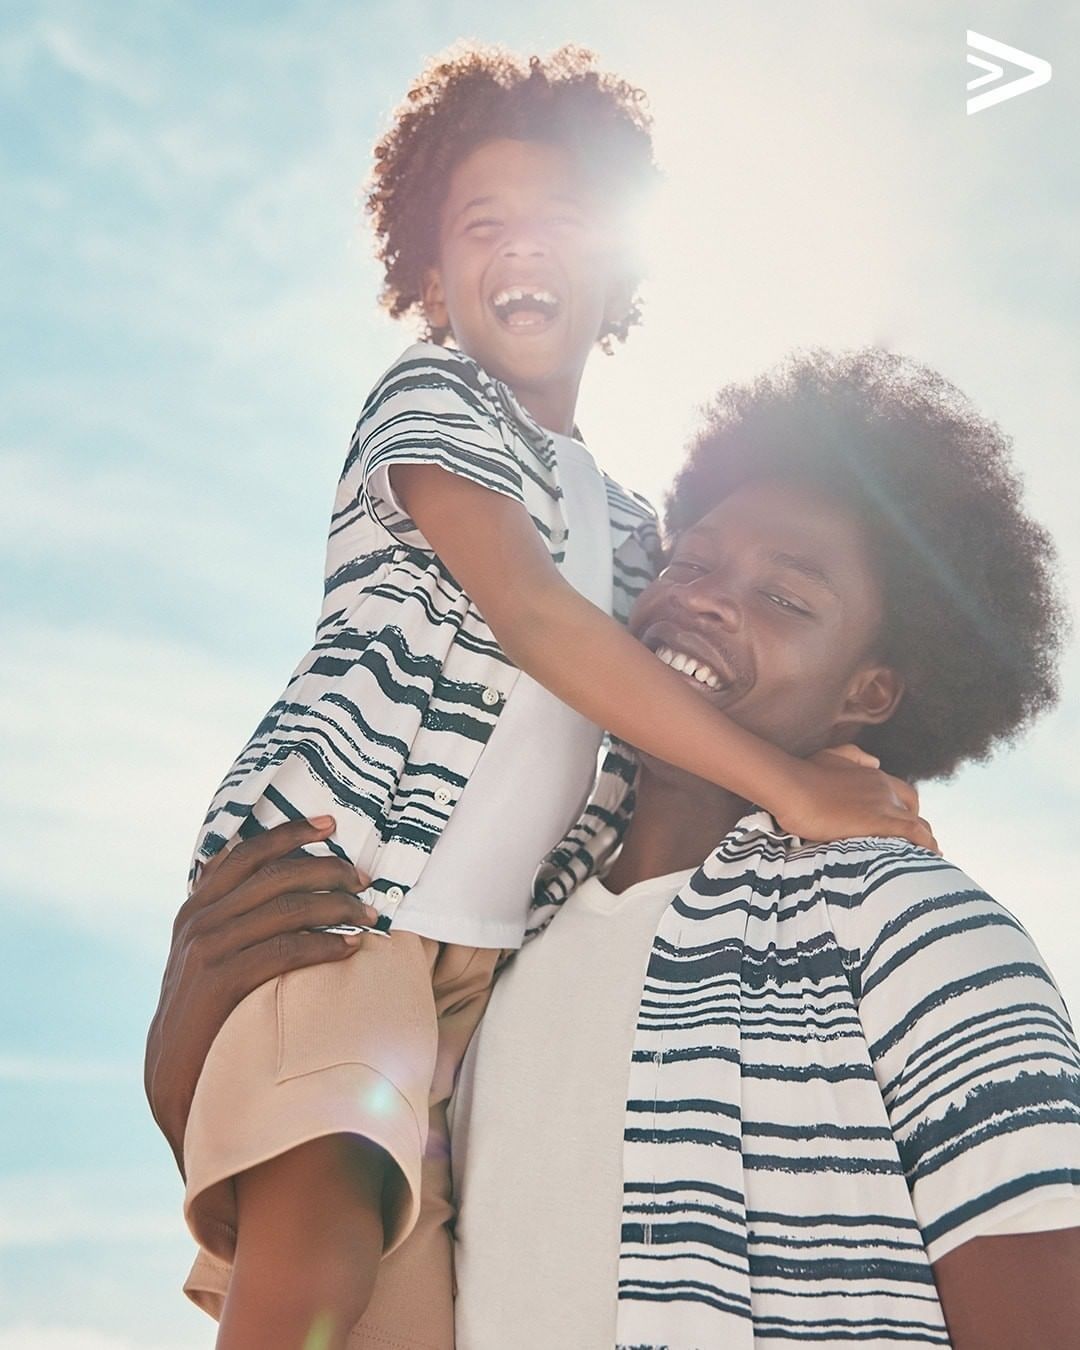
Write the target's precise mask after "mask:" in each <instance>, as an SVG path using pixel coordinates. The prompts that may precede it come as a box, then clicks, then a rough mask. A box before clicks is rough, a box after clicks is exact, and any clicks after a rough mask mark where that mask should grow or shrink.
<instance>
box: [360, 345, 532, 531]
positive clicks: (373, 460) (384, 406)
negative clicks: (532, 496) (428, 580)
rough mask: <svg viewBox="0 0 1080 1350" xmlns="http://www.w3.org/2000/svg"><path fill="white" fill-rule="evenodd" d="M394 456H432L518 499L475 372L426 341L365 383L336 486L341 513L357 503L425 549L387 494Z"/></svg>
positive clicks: (517, 477)
mask: <svg viewBox="0 0 1080 1350" xmlns="http://www.w3.org/2000/svg"><path fill="white" fill-rule="evenodd" d="M396 464H434V465H437V466H438V467H439V468H441V469H445V470H446V471H447V472H449V473H454V474H458V475H460V476H461V477H462V478H467V479H469V480H470V482H473V483H477V484H478V485H479V486H481V487H485V488H488V489H490V490H491V491H493V492H498V493H501V494H502V495H503V496H506V497H509V498H511V499H512V500H513V501H516V502H519V503H521V504H522V505H524V500H525V499H524V491H523V485H522V472H521V466H520V464H519V463H518V461H517V459H516V458H515V456H514V454H513V452H512V451H511V450H510V448H509V447H508V445H507V443H506V440H505V439H504V437H503V434H502V430H501V426H500V422H499V418H498V416H497V414H496V412H495V409H494V408H493V406H492V402H491V398H490V393H489V391H488V390H487V389H486V388H485V382H484V380H483V377H482V375H481V372H480V371H479V369H478V368H477V367H476V365H475V364H474V363H473V362H471V361H468V360H467V359H464V358H462V357H460V356H459V355H458V354H456V353H454V352H449V351H445V350H444V349H442V348H440V347H436V346H433V345H432V344H430V343H417V344H415V345H414V346H412V347H410V348H409V349H408V350H407V351H406V352H405V353H404V354H403V355H402V356H401V357H400V358H399V359H398V360H397V361H396V362H395V363H394V364H393V365H392V366H391V367H390V369H389V370H388V371H387V372H386V374H385V375H384V376H383V377H382V379H381V380H380V381H379V382H378V384H377V385H376V386H375V388H374V389H373V390H372V391H371V394H370V395H369V397H368V400H367V402H366V404H365V405H364V410H363V413H362V414H361V417H360V421H359V422H358V423H357V427H356V431H355V432H354V434H353V439H352V444H351V445H350V447H349V455H348V458H347V459H346V462H345V469H344V472H343V474H342V488H343V489H344V491H339V494H338V502H339V513H340V514H341V515H342V516H346V515H347V514H348V513H349V512H350V511H351V510H355V507H356V505H357V504H359V505H361V506H364V507H366V509H367V510H368V511H369V512H370V514H371V515H372V516H373V517H374V518H375V519H376V520H378V521H379V522H380V523H381V524H382V525H383V526H384V527H385V528H386V529H387V530H389V531H390V533H391V534H393V535H394V536H395V537H396V538H398V539H399V540H401V542H402V543H404V544H408V545H410V546H411V547H413V548H422V549H429V548H430V545H429V544H428V543H427V541H426V540H425V539H424V537H423V535H422V533H421V532H420V530H419V529H418V528H417V526H416V524H415V522H414V521H412V520H411V519H410V518H409V515H408V513H407V512H406V511H405V509H404V507H403V506H402V504H401V502H400V501H399V499H398V498H397V497H396V496H395V494H394V491H393V487H392V484H391V481H390V470H391V469H392V468H393V467H394V465H396Z"/></svg>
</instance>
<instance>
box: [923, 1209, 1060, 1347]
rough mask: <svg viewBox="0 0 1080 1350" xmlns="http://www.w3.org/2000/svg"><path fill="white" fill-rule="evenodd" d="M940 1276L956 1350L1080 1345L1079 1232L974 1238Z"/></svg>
mask: <svg viewBox="0 0 1080 1350" xmlns="http://www.w3.org/2000/svg"><path fill="white" fill-rule="evenodd" d="M933 1269H934V1279H935V1280H936V1281H937V1287H938V1295H939V1297H940V1298H941V1306H942V1309H943V1310H944V1313H945V1321H946V1323H947V1324H948V1328H949V1336H950V1337H951V1339H952V1343H953V1350H1076V1347H1077V1346H1078V1345H1080V1228H1060V1229H1055V1230H1053V1231H1051V1232H1047V1233H1009V1234H1007V1235H1002V1236H999V1237H978V1238H973V1239H972V1241H971V1242H965V1243H964V1244H963V1245H962V1246H960V1247H957V1248H955V1249H954V1250H953V1251H951V1252H948V1253H947V1254H946V1255H945V1256H943V1257H942V1258H941V1259H940V1260H939V1261H935V1262H934V1268H933Z"/></svg>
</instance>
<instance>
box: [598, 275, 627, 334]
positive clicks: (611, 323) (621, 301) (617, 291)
mask: <svg viewBox="0 0 1080 1350" xmlns="http://www.w3.org/2000/svg"><path fill="white" fill-rule="evenodd" d="M633 304H634V283H633V281H632V280H631V279H630V277H628V276H618V277H615V278H614V279H613V281H612V283H611V285H610V286H609V287H608V293H607V300H606V301H605V302H604V327H605V328H611V327H615V326H617V325H618V324H620V323H622V322H623V320H624V319H625V318H626V316H627V315H628V314H629V313H630V310H631V309H632V308H633Z"/></svg>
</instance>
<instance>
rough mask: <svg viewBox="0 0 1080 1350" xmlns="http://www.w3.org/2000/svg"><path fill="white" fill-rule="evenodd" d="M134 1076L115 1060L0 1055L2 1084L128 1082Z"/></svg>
mask: <svg viewBox="0 0 1080 1350" xmlns="http://www.w3.org/2000/svg"><path fill="white" fill-rule="evenodd" d="M132 1073H133V1070H132V1066H131V1065H130V1064H125V1063H122V1062H120V1061H116V1060H92V1059H90V1060H87V1059H57V1058H55V1057H52V1056H48V1055H10V1054H0V1083H129V1082H130V1081H131V1078H132Z"/></svg>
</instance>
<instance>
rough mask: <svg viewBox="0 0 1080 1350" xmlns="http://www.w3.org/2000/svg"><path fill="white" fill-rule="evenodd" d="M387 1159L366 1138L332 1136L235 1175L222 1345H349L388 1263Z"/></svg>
mask: <svg viewBox="0 0 1080 1350" xmlns="http://www.w3.org/2000/svg"><path fill="white" fill-rule="evenodd" d="M385 1162H386V1158H385V1154H384V1153H383V1152H382V1150H381V1149H379V1148H376V1147H375V1146H374V1145H372V1144H369V1143H367V1142H366V1141H365V1140H363V1139H359V1138H357V1137H356V1136H349V1135H340V1134H338V1135H328V1136H326V1137H325V1138H322V1139H313V1140H311V1141H310V1142H309V1143H306V1144H302V1145H300V1146H299V1147H298V1148H294V1149H291V1150H290V1151H289V1152H288V1153H285V1154H282V1155H281V1156H280V1157H277V1158H272V1159H270V1160H269V1161H268V1162H265V1163H260V1164H259V1165H258V1166H257V1167H253V1168H250V1169H249V1170H248V1171H247V1172H244V1173H243V1174H242V1175H240V1176H238V1177H237V1178H236V1200H237V1219H238V1225H237V1226H238V1232H237V1242H236V1257H235V1261H234V1265H233V1274H232V1281H231V1284H230V1286H229V1293H228V1296H227V1298H226V1300H225V1308H224V1312H223V1315H222V1319H221V1328H220V1330H219V1332H218V1339H217V1346H218V1350H250V1348H251V1347H254V1346H258V1347H259V1350H345V1345H346V1341H347V1338H348V1334H349V1330H350V1328H351V1327H352V1326H353V1325H354V1324H355V1323H356V1322H357V1321H358V1320H359V1319H360V1317H361V1316H362V1315H363V1313H364V1310H365V1308H366V1307H367V1304H368V1300H369V1299H370V1297H371V1291H372V1288H373V1286H374V1283H375V1275H376V1272H377V1270H378V1267H379V1262H380V1260H381V1259H382V1254H383V1220H382V1191H383V1177H384V1172H385V1171H386V1170H387V1169H386V1168H385V1167H384V1163H385ZM390 1169H391V1170H392V1164H391V1165H390Z"/></svg>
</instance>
